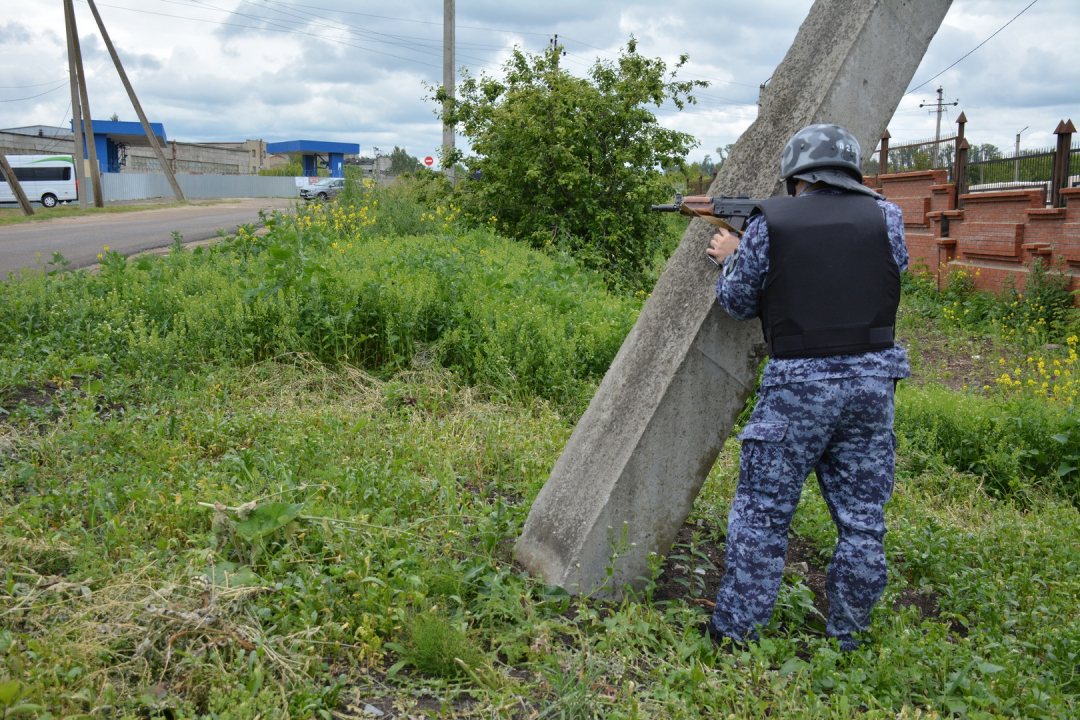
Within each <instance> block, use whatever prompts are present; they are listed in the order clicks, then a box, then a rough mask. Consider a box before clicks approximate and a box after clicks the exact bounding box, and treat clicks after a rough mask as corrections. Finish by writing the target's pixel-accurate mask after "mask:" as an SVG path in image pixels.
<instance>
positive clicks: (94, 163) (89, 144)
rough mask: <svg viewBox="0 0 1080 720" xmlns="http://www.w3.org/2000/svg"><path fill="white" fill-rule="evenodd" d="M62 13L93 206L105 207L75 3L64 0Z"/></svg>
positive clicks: (70, 0)
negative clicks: (75, 81) (75, 82)
mask: <svg viewBox="0 0 1080 720" xmlns="http://www.w3.org/2000/svg"><path fill="white" fill-rule="evenodd" d="M64 14H65V15H66V16H67V18H68V34H69V35H70V36H71V48H72V50H73V51H74V55H75V73H76V75H77V76H78V79H79V103H80V104H81V105H82V114H83V124H84V125H85V128H86V133H85V137H86V154H87V155H88V156H89V157H90V187H92V188H93V189H94V207H99V208H100V207H105V194H104V193H103V192H102V190H101V166H100V165H98V156H97V143H96V142H95V141H96V138H95V136H94V120H93V119H92V117H91V113H90V94H89V91H88V90H87V89H86V73H85V72H84V71H83V61H82V48H81V47H80V45H79V28H78V23H76V22H75V4H74V2H73V1H72V0H64Z"/></svg>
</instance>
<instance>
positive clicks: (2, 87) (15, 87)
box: [0, 78, 67, 90]
mask: <svg viewBox="0 0 1080 720" xmlns="http://www.w3.org/2000/svg"><path fill="white" fill-rule="evenodd" d="M58 82H67V78H61V79H59V80H50V81H49V82H43V83H36V84H34V85H0V90H25V89H26V88H34V87H45V86H46V85H53V84H55V83H58Z"/></svg>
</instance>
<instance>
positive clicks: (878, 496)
mask: <svg viewBox="0 0 1080 720" xmlns="http://www.w3.org/2000/svg"><path fill="white" fill-rule="evenodd" d="M780 170H781V177H783V178H784V179H785V180H786V181H787V187H788V194H789V195H791V196H795V197H789V198H773V199H770V200H768V201H766V202H765V203H764V204H763V214H762V215H758V216H756V217H755V218H754V219H753V220H752V221H751V222H750V223H749V225H748V226H747V229H746V233H745V234H744V236H743V237H742V239H741V241H740V240H739V238H738V237H737V236H735V235H733V234H731V233H729V232H726V231H721V232H720V233H719V234H717V235H715V236H714V237H713V240H712V242H711V244H710V247H709V249H708V250H707V253H708V254H709V255H712V256H713V257H714V258H715V259H716V260H717V261H718V262H722V268H723V270H722V273H721V276H720V279H719V280H718V281H717V283H716V297H717V300H718V302H719V303H720V305H721V307H723V308H724V310H726V311H727V312H728V313H729V314H730V315H731V316H733V317H734V318H736V319H739V320H750V319H752V318H757V317H760V318H761V319H762V325H763V330H764V331H765V334H766V340H767V341H768V342H769V343H770V356H771V359H770V360H769V362H768V364H767V365H766V367H765V370H764V374H763V376H762V380H761V387H760V389H759V391H758V401H757V406H756V407H755V409H754V412H753V415H752V416H751V418H750V422H749V423H747V425H746V427H745V428H744V429H743V432H742V434H741V435H740V436H739V439H740V440H741V441H742V451H741V455H740V460H739V482H738V488H737V490H736V494H735V499H734V502H733V503H732V506H731V509H730V512H729V515H728V530H727V532H728V534H727V556H726V566H727V567H726V571H725V574H724V577H723V579H722V580H721V583H720V589H719V592H718V593H717V597H716V607H715V611H714V613H713V615H712V617H711V618H710V619H709V621H708V622H707V623H706V629H707V631H708V633H709V635H711V636H712V638H713V639H714V640H715V641H717V642H724V641H725V638H727V639H730V640H731V641H734V642H736V643H738V642H742V641H745V640H748V639H754V638H756V637H757V633H758V631H759V630H760V629H761V628H763V627H764V626H765V625H767V624H768V622H769V619H770V617H771V616H772V611H773V606H774V605H775V604H776V598H777V594H778V592H779V588H780V583H781V580H782V577H783V570H784V560H785V555H786V552H787V534H788V527H789V525H790V523H791V519H792V517H793V516H794V514H795V508H796V505H798V502H799V497H800V494H801V492H802V487H803V482H804V481H805V479H806V478H807V476H808V475H809V473H810V471H811V470H813V471H814V472H815V473H816V474H817V478H818V485H819V487H820V488H821V493H822V496H823V497H824V498H825V502H826V503H827V505H828V508H829V512H830V513H831V514H832V519H833V522H834V523H835V524H836V528H837V532H838V536H839V537H838V540H837V544H836V549H835V551H834V553H833V559H832V562H831V564H830V565H829V571H828V579H827V583H826V592H827V594H828V597H829V617H828V624H827V628H826V632H827V634H828V635H829V636H830V637H833V638H836V639H837V640H838V641H839V643H840V647H841V648H842V649H843V650H852V649H855V648H856V647H858V644H859V642H858V640H857V638H856V634H857V633H859V632H862V631H864V630H866V629H867V628H868V626H869V623H870V611H871V610H872V609H873V607H874V605H875V604H876V603H877V601H878V599H879V598H880V597H881V594H882V592H883V591H884V589H885V584H886V580H887V573H886V566H885V554H884V549H883V545H882V540H883V538H884V535H885V516H884V509H883V508H884V505H885V503H886V502H887V501H888V500H889V497H890V495H891V493H892V489H893V471H894V460H895V445H896V441H895V435H894V434H893V391H894V388H895V383H896V381H897V380H899V379H900V378H905V377H909V376H910V374H911V371H910V368H909V366H908V360H907V355H906V353H905V352H904V349H903V348H902V347H901V346H899V345H897V344H895V342H894V341H893V336H892V327H891V325H892V323H894V322H895V313H896V305H897V304H898V303H899V273H900V272H901V271H903V270H904V269H905V268H906V267H907V264H908V254H907V249H906V247H905V243H904V229H903V228H904V226H903V219H902V216H901V213H900V209H899V208H898V207H896V206H895V205H893V204H892V203H889V202H886V201H885V200H884V198H882V197H881V196H880V195H878V194H877V193H875V192H873V191H872V190H870V189H869V188H867V187H865V186H864V185H863V184H862V172H861V162H860V154H859V145H858V141H857V140H856V139H855V138H854V136H852V135H851V134H850V133H848V132H847V131H846V130H844V129H843V128H841V127H839V126H836V125H826V124H819V125H811V126H809V127H807V128H804V129H803V130H800V131H799V132H798V133H796V134H795V135H794V136H793V137H792V138H791V140H790V141H788V144H787V146H786V147H785V148H784V155H783V158H782V160H781V162H780ZM867 196H870V197H869V198H868V197H867ZM875 204H876V208H875ZM877 210H880V214H878V213H877ZM774 226H775V227H774ZM770 231H772V233H773V235H774V237H773V240H772V242H770ZM808 237H809V238H811V240H807V238H808ZM864 249H866V250H865V252H864ZM853 257H854V258H855V259H851V258H853ZM845 263H846V264H845ZM860 278H862V279H864V280H865V281H866V282H865V283H863V284H862V285H860V284H859V279H860ZM856 285H857V286H858V287H854V288H853V286H856ZM881 288H885V290H882V289H881ZM845 292H847V293H848V294H847V295H845V294H844V293H845ZM866 305H876V307H877V309H876V310H874V308H870V310H869V311H868V312H869V313H870V315H867V314H866V313H863V315H861V316H860V315H859V312H860V310H859V308H860V307H863V306H866ZM890 306H891V307H890ZM823 307H824V309H822V308H823ZM875 312H876V315H875V314H874V313H875ZM890 312H891V316H890V314H889V313H890ZM854 326H858V330H857V331H856V332H855V334H854V335H852V334H850V327H854ZM835 328H842V329H841V330H839V331H834V330H833V329H835Z"/></svg>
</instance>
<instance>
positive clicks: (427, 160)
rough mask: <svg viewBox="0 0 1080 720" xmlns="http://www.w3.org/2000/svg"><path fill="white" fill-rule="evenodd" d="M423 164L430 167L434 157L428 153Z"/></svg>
mask: <svg viewBox="0 0 1080 720" xmlns="http://www.w3.org/2000/svg"><path fill="white" fill-rule="evenodd" d="M424 164H425V165H427V166H428V167H431V166H432V165H434V164H435V158H433V157H431V156H430V155H428V156H427V157H426V158H424Z"/></svg>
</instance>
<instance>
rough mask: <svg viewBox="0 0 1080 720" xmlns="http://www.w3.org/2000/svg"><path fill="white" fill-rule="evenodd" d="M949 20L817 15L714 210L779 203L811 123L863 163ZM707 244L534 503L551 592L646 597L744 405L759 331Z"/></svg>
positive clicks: (671, 269) (631, 340) (657, 307)
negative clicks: (731, 293) (632, 592)
mask: <svg viewBox="0 0 1080 720" xmlns="http://www.w3.org/2000/svg"><path fill="white" fill-rule="evenodd" d="M950 4H951V0H923V1H922V2H918V3H914V2H910V0H865V1H864V2H857V3H853V2H850V0H817V2H815V3H814V6H813V7H812V8H811V10H810V14H809V16H808V17H807V18H806V20H805V21H804V22H803V24H802V27H801V28H800V29H799V34H798V36H797V37H796V38H795V42H794V44H793V45H792V47H791V49H790V50H789V51H788V53H787V56H786V57H785V58H784V61H783V62H782V63H781V64H780V66H779V67H778V68H777V70H776V73H775V75H774V76H773V80H772V82H771V83H769V85H768V86H767V89H766V91H765V92H764V94H763V97H762V103H761V110H760V112H759V114H758V118H757V120H755V121H754V123H753V124H752V125H751V126H750V127H749V128H748V129H747V131H746V132H745V133H743V135H742V137H741V138H739V141H738V142H737V143H736V144H735V147H734V148H733V149H732V151H731V154H730V156H729V157H728V159H727V160H726V161H725V162H724V165H723V167H722V169H721V170H720V172H719V174H718V175H717V176H716V179H715V180H714V181H713V183H712V186H711V187H710V188H709V194H710V195H713V196H717V195H720V194H724V195H739V194H740V193H746V194H748V195H749V196H750V197H759V198H764V197H769V196H771V195H774V194H777V193H778V192H779V191H780V190H781V183H780V181H779V179H778V173H777V167H778V164H779V161H780V154H781V152H782V150H783V147H784V143H785V142H786V141H787V139H788V138H789V137H791V135H793V134H794V133H795V132H796V131H797V130H799V129H800V128H802V127H804V126H806V125H809V124H811V123H817V122H835V123H838V124H840V125H843V126H844V127H846V128H847V129H848V130H850V131H851V132H852V133H853V134H854V135H855V137H857V138H858V139H859V143H860V144H861V145H862V147H864V148H873V147H874V144H875V143H876V142H877V140H878V139H879V138H880V137H881V135H882V133H883V132H884V131H885V126H886V124H887V123H888V120H889V118H890V117H892V115H893V112H894V111H895V110H896V106H897V105H898V104H899V102H900V98H901V96H902V95H903V93H904V88H906V87H907V85H908V83H909V82H910V81H911V76H912V75H913V74H914V72H915V69H916V68H917V67H918V65H919V61H920V60H921V59H922V56H923V54H924V53H925V52H926V46H927V45H928V44H929V42H930V39H931V38H932V37H933V36H934V33H935V32H937V29H938V26H939V25H940V24H941V21H942V19H943V18H944V17H945V13H946V11H947V10H948V9H949V5H950ZM711 236H712V226H711V225H709V224H707V223H705V222H702V221H701V220H700V219H695V220H694V221H693V222H692V223H691V225H690V227H689V228H688V229H687V231H686V233H685V234H684V235H683V239H682V242H681V243H680V244H679V247H678V249H677V250H676V251H675V254H674V256H672V258H671V260H670V261H669V262H668V264H667V268H666V269H665V270H664V274H663V275H662V276H661V277H660V280H659V282H657V284H656V287H655V288H654V289H653V292H652V296H651V297H650V298H649V300H648V301H647V302H646V303H645V307H644V308H642V311H641V315H640V316H639V317H638V321H637V324H636V325H635V326H634V328H633V330H631V331H630V334H629V335H628V336H627V338H626V341H625V342H624V343H623V346H622V348H620V350H619V353H618V355H617V356H616V357H615V360H614V362H612V364H611V368H610V369H609V370H608V373H607V375H606V376H605V377H604V379H603V381H602V382H601V383H600V387H599V389H597V391H596V395H595V396H593V399H592V402H591V403H590V404H589V407H588V409H587V410H586V411H585V414H584V415H582V417H581V419H580V420H579V421H578V423H577V426H576V427H575V428H574V432H573V434H572V435H571V436H570V441H569V442H568V443H567V444H566V448H565V449H564V450H563V453H562V456H561V457H559V459H558V461H557V462H556V463H555V467H554V468H553V469H552V471H551V477H550V478H549V479H548V481H547V483H546V484H545V485H544V487H543V489H542V490H541V491H540V494H539V495H538V496H537V498H536V500H535V501H534V502H533V505H532V509H531V511H530V513H529V518H528V520H527V521H526V522H525V527H524V529H523V531H522V534H521V537H520V538H519V539H518V543H517V547H516V554H517V559H518V561H519V562H520V563H521V564H522V565H523V566H524V567H525V568H526V569H528V570H529V571H530V572H532V573H534V574H537V575H540V576H542V577H543V578H544V581H545V582H547V583H548V584H551V585H558V586H560V587H562V588H564V589H566V590H567V591H569V592H572V593H598V594H600V593H602V594H604V595H608V596H616V597H617V596H619V595H621V594H622V590H623V588H624V586H625V585H627V584H629V585H632V586H636V587H640V586H641V585H642V584H643V582H644V578H646V577H647V576H648V574H649V561H648V557H649V555H650V553H656V554H658V555H665V554H667V552H668V550H669V549H670V548H671V544H672V542H674V540H675V536H676V534H677V533H678V531H679V528H680V527H681V526H682V524H683V522H684V521H685V519H686V516H687V514H689V512H690V508H691V506H692V505H693V502H694V498H695V497H696V496H697V494H698V490H699V489H700V488H701V484H702V483H703V482H704V481H705V478H706V476H708V474H709V471H710V469H711V468H712V466H713V463H714V462H715V461H716V456H717V455H718V454H719V453H720V449H721V448H722V447H723V445H724V441H725V440H726V439H727V437H728V434H729V433H730V432H731V429H732V427H733V426H734V424H735V420H736V419H737V418H738V416H739V413H740V411H741V410H742V408H743V406H744V404H745V402H746V399H747V398H748V397H749V395H750V393H751V391H752V390H753V387H754V383H755V381H756V379H757V368H758V364H759V360H760V358H761V357H762V355H763V351H764V343H763V342H762V333H761V324H760V323H759V322H757V321H753V322H738V321H736V320H733V319H732V318H731V317H729V316H728V315H727V314H726V313H725V312H724V311H723V310H721V309H720V307H719V306H717V304H716V297H715V291H714V284H715V282H716V278H717V273H718V272H719V271H718V270H717V269H716V267H715V266H714V265H712V264H711V263H709V262H708V261H707V260H706V259H705V256H704V252H705V248H706V247H708V244H709V239H710V238H711ZM716 510H717V512H722V511H723V510H724V509H723V508H717V509H716ZM615 556H617V557H615ZM613 558H614V559H613ZM609 569H610V577H609V572H608V570H609Z"/></svg>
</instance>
